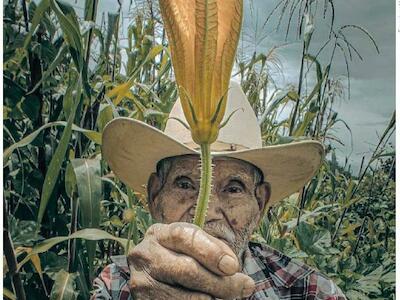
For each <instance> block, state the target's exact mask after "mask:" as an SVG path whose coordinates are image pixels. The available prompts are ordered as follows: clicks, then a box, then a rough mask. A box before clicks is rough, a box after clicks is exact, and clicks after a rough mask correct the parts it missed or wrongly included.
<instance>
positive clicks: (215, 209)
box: [206, 193, 224, 222]
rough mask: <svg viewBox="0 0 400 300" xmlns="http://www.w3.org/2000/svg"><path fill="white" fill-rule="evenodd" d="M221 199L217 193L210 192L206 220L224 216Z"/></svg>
mask: <svg viewBox="0 0 400 300" xmlns="http://www.w3.org/2000/svg"><path fill="white" fill-rule="evenodd" d="M221 204H222V203H221V201H220V200H219V198H218V195H216V194H215V193H211V195H210V198H209V200H208V211H207V217H206V221H207V222H211V221H218V220H222V219H223V218H224V213H223V210H222V206H221Z"/></svg>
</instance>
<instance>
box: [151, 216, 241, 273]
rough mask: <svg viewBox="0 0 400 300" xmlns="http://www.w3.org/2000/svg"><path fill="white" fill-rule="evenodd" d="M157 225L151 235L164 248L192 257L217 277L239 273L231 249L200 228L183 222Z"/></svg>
mask: <svg viewBox="0 0 400 300" xmlns="http://www.w3.org/2000/svg"><path fill="white" fill-rule="evenodd" d="M157 225H159V227H158V228H154V231H153V234H154V236H155V237H156V239H157V240H158V242H159V243H160V244H161V245H162V246H164V247H165V248H168V249H170V250H172V251H175V252H178V253H183V254H186V255H188V256H191V257H193V258H194V259H196V260H197V261H198V262H199V263H200V264H201V265H203V266H204V267H205V268H206V269H208V270H210V271H212V272H214V273H215V274H218V275H233V274H235V273H236V272H238V271H239V261H238V259H237V257H236V255H235V253H234V252H233V251H232V250H231V248H229V246H228V245H226V244H225V243H224V242H222V241H220V240H218V239H217V238H215V237H213V236H211V235H209V234H208V233H206V232H205V231H203V230H202V229H200V227H198V226H196V225H194V224H189V223H183V222H178V223H171V224H168V225H167V224H157Z"/></svg>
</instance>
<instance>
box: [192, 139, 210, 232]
mask: <svg viewBox="0 0 400 300" xmlns="http://www.w3.org/2000/svg"><path fill="white" fill-rule="evenodd" d="M200 149H201V161H200V162H201V178H200V190H199V196H198V197H197V206H196V212H195V215H194V220H193V223H194V224H195V225H197V226H199V227H200V228H203V226H204V222H205V220H206V216H207V210H208V199H209V198H210V193H211V181H212V171H213V170H212V157H211V150H210V144H201V145H200Z"/></svg>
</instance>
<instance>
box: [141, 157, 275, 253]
mask: <svg viewBox="0 0 400 300" xmlns="http://www.w3.org/2000/svg"><path fill="white" fill-rule="evenodd" d="M213 164H214V165H215V167H214V171H213V182H212V190H211V196H210V200H209V205H208V213H207V218H206V224H205V226H204V230H205V231H206V232H208V233H209V234H211V235H213V236H215V237H217V238H219V239H221V240H223V241H224V242H226V243H227V244H228V245H229V246H230V247H231V248H232V250H233V251H234V252H235V253H236V255H238V257H241V254H242V253H243V250H244V249H245V247H246V245H247V242H248V240H249V237H250V235H251V233H252V232H253V230H254V229H255V227H256V226H257V223H258V221H259V219H260V216H261V212H262V210H263V209H264V206H265V204H266V202H267V201H268V199H269V195H270V188H269V185H268V184H267V183H265V182H261V183H258V184H257V182H256V180H257V178H256V176H255V175H256V173H255V168H254V167H253V166H252V165H251V164H248V163H246V162H244V161H241V160H237V159H232V158H224V157H220V158H214V159H213ZM199 182H200V168H199V159H198V157H196V156H190V155H188V156H178V157H174V158H173V161H172V163H171V166H170V169H169V172H167V174H166V177H165V179H164V184H163V185H162V182H161V179H160V178H159V177H158V176H157V175H156V174H155V173H153V174H152V175H151V177H150V180H149V187H148V190H149V198H150V199H149V207H150V211H151V214H152V216H153V218H154V219H155V220H156V221H157V222H161V223H172V222H190V223H191V222H192V220H193V217H194V213H195V205H196V200H197V195H198V192H199Z"/></svg>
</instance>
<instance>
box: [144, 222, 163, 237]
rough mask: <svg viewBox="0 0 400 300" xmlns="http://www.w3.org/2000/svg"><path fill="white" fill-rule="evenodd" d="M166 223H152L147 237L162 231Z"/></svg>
mask: <svg viewBox="0 0 400 300" xmlns="http://www.w3.org/2000/svg"><path fill="white" fill-rule="evenodd" d="M164 226H165V225H164V224H160V223H155V224H152V225H151V226H150V227H149V228H148V229H147V231H146V234H145V237H148V236H153V235H155V234H156V233H157V232H158V231H160V230H161V229H162V228H163V227H164Z"/></svg>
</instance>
